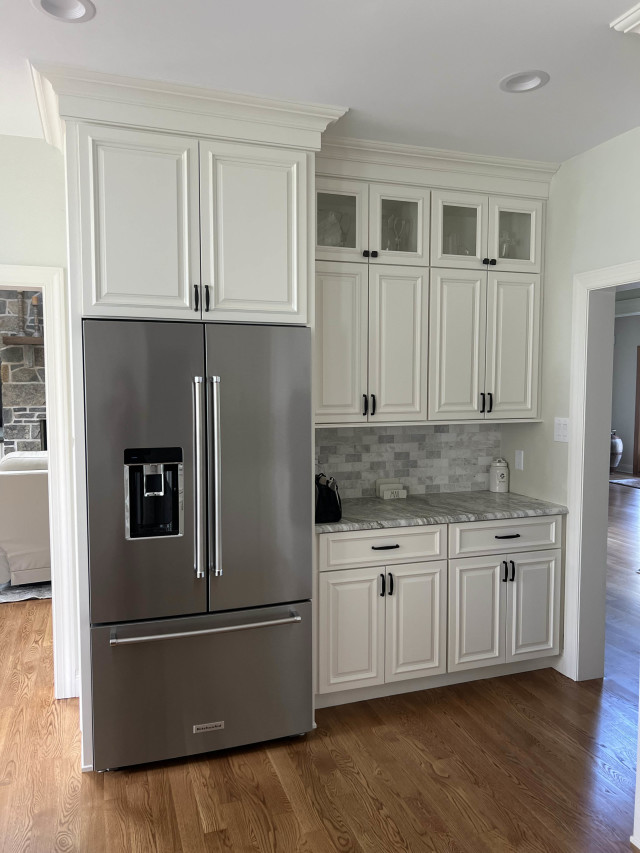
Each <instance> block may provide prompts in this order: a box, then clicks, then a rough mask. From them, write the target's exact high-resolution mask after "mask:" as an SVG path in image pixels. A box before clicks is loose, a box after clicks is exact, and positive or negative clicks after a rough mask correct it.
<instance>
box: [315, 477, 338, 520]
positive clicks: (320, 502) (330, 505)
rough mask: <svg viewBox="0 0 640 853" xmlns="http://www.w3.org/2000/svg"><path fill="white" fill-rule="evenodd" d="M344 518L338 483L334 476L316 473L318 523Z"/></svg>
mask: <svg viewBox="0 0 640 853" xmlns="http://www.w3.org/2000/svg"><path fill="white" fill-rule="evenodd" d="M341 518H342V503H341V501H340V494H339V492H338V484H337V483H336V481H335V480H334V478H333V477H325V475H324V474H316V524H329V523H330V522H333V521H340V519H341Z"/></svg>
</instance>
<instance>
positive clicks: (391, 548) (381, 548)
mask: <svg viewBox="0 0 640 853" xmlns="http://www.w3.org/2000/svg"><path fill="white" fill-rule="evenodd" d="M399 547H400V546H399V545H372V546H371V550H372V551H395V549H396V548H399Z"/></svg>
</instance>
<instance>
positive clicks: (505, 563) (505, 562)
mask: <svg viewBox="0 0 640 853" xmlns="http://www.w3.org/2000/svg"><path fill="white" fill-rule="evenodd" d="M502 565H503V566H504V577H503V578H502V583H506V582H507V580H508V579H509V566H508V565H507V561H506V560H503V561H502Z"/></svg>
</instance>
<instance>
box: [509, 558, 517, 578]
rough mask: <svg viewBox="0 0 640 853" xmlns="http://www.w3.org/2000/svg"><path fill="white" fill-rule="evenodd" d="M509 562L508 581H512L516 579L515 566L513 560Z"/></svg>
mask: <svg viewBox="0 0 640 853" xmlns="http://www.w3.org/2000/svg"><path fill="white" fill-rule="evenodd" d="M509 562H510V563H511V577H510V578H509V580H510V581H514V580H515V579H516V564H515V563H514V562H513V560H509Z"/></svg>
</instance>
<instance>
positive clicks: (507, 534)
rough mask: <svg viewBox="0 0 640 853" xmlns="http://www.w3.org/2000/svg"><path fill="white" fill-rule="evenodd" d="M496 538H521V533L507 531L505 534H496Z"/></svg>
mask: <svg viewBox="0 0 640 853" xmlns="http://www.w3.org/2000/svg"><path fill="white" fill-rule="evenodd" d="M493 538H494V539H519V538H520V534H519V533H505V534H504V536H497V535H496V536H494V537H493Z"/></svg>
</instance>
